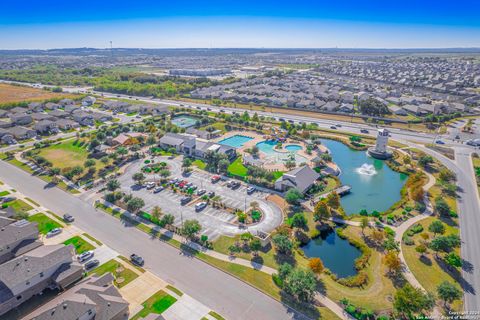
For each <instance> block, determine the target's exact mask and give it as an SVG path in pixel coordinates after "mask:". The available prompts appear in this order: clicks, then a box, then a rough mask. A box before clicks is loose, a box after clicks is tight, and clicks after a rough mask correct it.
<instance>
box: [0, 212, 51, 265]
mask: <svg viewBox="0 0 480 320" xmlns="http://www.w3.org/2000/svg"><path fill="white" fill-rule="evenodd" d="M0 227H1V229H0V264H2V263H4V262H6V261H8V260H11V259H13V258H15V257H18V256H20V255H22V254H24V253H26V252H28V251H30V250H33V249H35V248H38V247H39V246H41V245H42V243H41V242H40V241H38V226H37V223H32V222H28V221H27V220H19V221H15V220H13V219H9V218H5V217H0Z"/></svg>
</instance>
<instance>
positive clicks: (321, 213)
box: [313, 201, 332, 221]
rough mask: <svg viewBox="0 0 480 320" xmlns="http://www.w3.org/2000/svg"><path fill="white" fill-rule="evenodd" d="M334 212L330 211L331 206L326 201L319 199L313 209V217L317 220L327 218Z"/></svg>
mask: <svg viewBox="0 0 480 320" xmlns="http://www.w3.org/2000/svg"><path fill="white" fill-rule="evenodd" d="M331 216H332V214H331V213H330V208H329V207H328V206H327V204H326V203H325V201H319V202H317V204H316V205H315V208H314V211H313V218H314V219H315V221H321V220H327V219H328V218H330V217H331Z"/></svg>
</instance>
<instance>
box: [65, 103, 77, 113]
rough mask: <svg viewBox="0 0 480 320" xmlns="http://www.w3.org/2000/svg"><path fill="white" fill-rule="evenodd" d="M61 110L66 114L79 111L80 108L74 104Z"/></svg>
mask: <svg viewBox="0 0 480 320" xmlns="http://www.w3.org/2000/svg"><path fill="white" fill-rule="evenodd" d="M63 110H65V112H68V113H74V112H75V111H77V110H80V107H79V106H77V105H74V104H67V105H66V106H65V108H64V109H63Z"/></svg>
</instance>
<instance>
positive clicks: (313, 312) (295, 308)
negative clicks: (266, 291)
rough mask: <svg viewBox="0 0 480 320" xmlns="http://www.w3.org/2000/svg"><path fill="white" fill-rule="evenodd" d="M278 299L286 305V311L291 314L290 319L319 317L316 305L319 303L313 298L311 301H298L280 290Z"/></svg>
mask: <svg viewBox="0 0 480 320" xmlns="http://www.w3.org/2000/svg"><path fill="white" fill-rule="evenodd" d="M280 300H281V301H282V302H283V303H284V304H285V305H287V306H288V311H289V313H291V314H292V315H293V318H292V319H298V320H300V319H302V320H304V319H308V318H310V319H321V315H320V312H319V311H318V309H317V307H320V306H321V305H320V304H319V303H318V302H317V301H316V300H313V301H311V302H308V303H307V302H300V301H298V300H297V299H295V298H294V297H292V296H291V295H289V294H288V293H286V292H285V291H283V290H282V291H281V292H280Z"/></svg>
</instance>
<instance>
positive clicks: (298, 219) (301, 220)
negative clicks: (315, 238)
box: [291, 212, 307, 228]
mask: <svg viewBox="0 0 480 320" xmlns="http://www.w3.org/2000/svg"><path fill="white" fill-rule="evenodd" d="M291 225H292V227H294V228H304V227H305V226H306V225H307V218H305V215H304V214H303V213H300V212H297V213H295V214H294V215H293V217H292V220H291Z"/></svg>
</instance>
